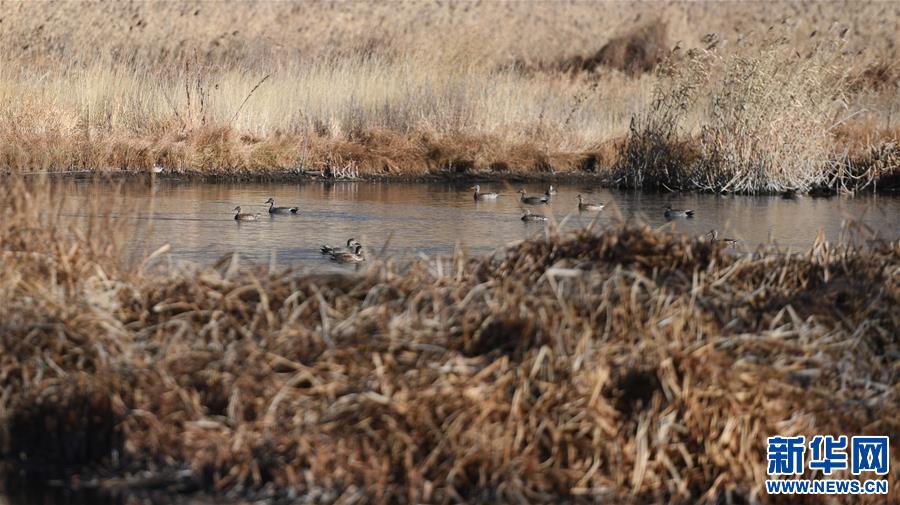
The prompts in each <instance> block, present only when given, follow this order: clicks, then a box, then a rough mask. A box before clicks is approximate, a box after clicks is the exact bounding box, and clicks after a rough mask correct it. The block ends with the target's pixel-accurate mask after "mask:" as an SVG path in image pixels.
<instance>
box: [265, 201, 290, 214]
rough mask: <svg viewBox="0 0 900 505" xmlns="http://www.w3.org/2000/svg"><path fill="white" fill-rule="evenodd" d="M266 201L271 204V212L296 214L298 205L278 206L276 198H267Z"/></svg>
mask: <svg viewBox="0 0 900 505" xmlns="http://www.w3.org/2000/svg"><path fill="white" fill-rule="evenodd" d="M266 203H267V204H268V205H269V214H296V213H297V207H276V206H275V199H274V198H269V199H268V200H266Z"/></svg>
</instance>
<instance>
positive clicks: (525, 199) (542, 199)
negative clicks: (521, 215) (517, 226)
mask: <svg viewBox="0 0 900 505" xmlns="http://www.w3.org/2000/svg"><path fill="white" fill-rule="evenodd" d="M519 194H521V195H522V196H521V197H519V200H520V201H521V202H522V203H525V204H528V205H546V204H548V203H550V192H549V191H548V192H547V193H544V196H527V194H526V192H525V189H520V190H519Z"/></svg>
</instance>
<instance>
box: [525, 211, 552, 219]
mask: <svg viewBox="0 0 900 505" xmlns="http://www.w3.org/2000/svg"><path fill="white" fill-rule="evenodd" d="M546 220H547V216H542V215H540V214H532V213H531V211H530V210H528V209H525V214H523V215H522V221H546Z"/></svg>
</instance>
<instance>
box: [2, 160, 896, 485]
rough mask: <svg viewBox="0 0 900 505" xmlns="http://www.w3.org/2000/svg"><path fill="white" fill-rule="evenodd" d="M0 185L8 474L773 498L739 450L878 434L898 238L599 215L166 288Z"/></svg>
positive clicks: (237, 265) (206, 276) (888, 397)
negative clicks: (477, 249)
mask: <svg viewBox="0 0 900 505" xmlns="http://www.w3.org/2000/svg"><path fill="white" fill-rule="evenodd" d="M4 182H5V183H6V184H7V185H8V187H10V188H11V189H13V191H7V192H5V193H3V194H2V195H0V209H4V210H3V212H4V219H2V220H0V249H2V254H3V255H4V261H3V262H2V263H0V280H2V282H0V286H2V289H0V321H2V323H0V325H2V326H0V329H2V331H0V391H2V395H0V450H2V454H3V460H4V461H5V466H6V467H7V470H9V471H19V470H23V469H25V470H27V471H28V472H30V474H31V475H37V476H38V477H39V478H50V479H62V480H63V482H65V483H67V484H68V485H76V484H77V483H78V482H82V483H83V482H93V483H94V485H99V486H101V487H106V488H109V489H122V488H124V489H134V488H137V487H142V486H146V487H150V486H154V487H162V488H163V489H176V490H202V491H204V492H206V493H210V494H213V495H214V496H219V497H221V498H225V497H235V496H244V497H251V498H254V499H268V500H272V501H275V502H279V501H284V502H288V501H296V500H303V501H308V502H315V503H336V502H341V503H346V502H360V501H363V502H387V501H391V502H399V503H411V502H416V503H423V502H427V503H431V502H434V503H449V502H460V501H466V502H491V503H495V502H541V503H549V502H553V503H558V502H561V501H564V502H573V503H574V502H596V501H612V502H617V503H646V502H668V503H698V502H701V503H746V502H750V501H757V502H761V503H774V502H778V499H776V498H775V497H770V496H768V495H766V494H765V493H764V491H763V488H762V481H763V480H764V479H765V468H766V463H765V437H766V436H771V435H777V434H781V435H786V434H819V433H825V434H827V433H834V434H860V435H861V434H880V435H884V434H886V435H890V436H892V437H896V436H897V435H898V433H900V424H898V421H897V418H896V415H895V414H896V412H897V409H898V406H900V405H898V403H900V402H898V398H897V387H898V386H897V384H898V382H897V381H898V375H897V374H898V371H897V366H896V363H897V362H898V359H900V347H898V341H897V338H896V337H897V335H898V334H900V314H898V312H897V310H896V307H897V306H898V302H900V283H898V279H900V275H898V274H900V244H898V243H897V242H896V241H894V242H887V241H882V240H877V239H874V238H872V237H868V236H866V235H865V234H864V233H863V231H864V230H862V229H861V230H858V236H856V237H855V238H854V240H848V241H846V242H845V243H843V244H841V245H836V244H830V243H828V242H826V241H825V240H824V237H820V239H819V240H818V241H817V243H816V244H815V246H814V247H813V248H812V249H810V250H809V251H807V252H805V253H802V254H784V253H783V252H779V251H758V252H757V253H754V254H752V255H736V254H734V253H732V252H730V251H729V250H728V249H727V248H726V247H725V246H724V245H722V244H719V243H710V242H707V241H704V240H701V239H696V238H691V237H686V236H682V235H675V234H671V233H666V232H663V231H658V230H652V229H648V228H646V227H643V226H641V225H638V224H623V225H618V226H614V227H611V228H610V229H607V230H603V231H592V230H584V231H580V232H577V233H572V234H562V235H561V234H557V233H556V232H554V231H552V230H548V233H547V235H546V237H544V238H537V239H534V240H529V241H525V242H521V243H518V244H512V245H510V246H508V247H506V248H504V249H502V250H498V251H497V252H496V253H494V254H493V255H491V256H488V257H476V258H469V257H467V256H466V255H465V254H462V253H460V254H457V255H455V256H453V257H450V258H444V259H440V258H435V259H431V260H419V261H414V262H412V263H408V264H395V263H393V262H391V261H389V260H381V261H373V262H372V264H371V265H369V266H368V267H366V268H364V269H361V270H359V271H357V272H355V273H347V274H329V275H313V274H303V273H301V272H293V271H270V270H266V269H263V268H260V267H254V266H249V265H248V266H242V264H241V262H240V259H239V257H238V256H228V257H225V258H223V259H222V260H221V261H219V262H218V263H217V264H215V265H209V266H208V267H201V268H192V269H178V268H169V267H165V268H164V267H152V266H150V265H151V263H148V262H146V261H142V262H140V263H137V264H132V263H128V262H125V261H123V260H122V259H121V255H120V254H119V253H117V251H119V250H120V248H119V247H118V245H117V243H118V242H117V240H116V233H115V232H113V229H114V227H113V226H112V225H111V224H109V221H108V220H109V218H108V217H103V213H102V212H99V211H98V213H97V214H98V215H99V216H100V217H97V218H93V219H91V220H90V221H89V222H86V223H83V226H82V227H76V228H75V230H87V231H69V230H70V229H71V228H70V226H68V223H67V222H66V221H65V220H62V219H60V218H59V213H58V211H54V209H51V211H50V212H47V209H37V208H36V207H35V206H34V205H32V202H34V201H35V200H40V201H46V194H47V192H52V191H53V190H54V189H53V186H52V185H50V184H49V183H46V182H44V183H36V184H34V183H30V184H26V183H25V182H23V181H22V180H21V179H17V178H7V179H6V180H5V181H4ZM51 201H52V200H51ZM101 210H102V209H101ZM104 223H106V224H104ZM159 254H164V252H163V251H160V252H159ZM891 457H892V460H891V463H892V464H891V472H892V473H891V474H890V475H888V477H887V478H888V479H889V481H890V486H891V487H894V486H896V485H897V484H898V475H900V466H898V463H900V461H898V455H897V452H896V451H893V452H892V455H891ZM98 476H99V480H89V479H90V478H91V477H98ZM882 498H883V497H874V496H873V497H858V498H856V497H855V498H854V500H853V501H854V503H860V502H863V503H876V502H881V499H882ZM840 500H841V499H840V498H838V499H837V501H840ZM846 502H847V503H849V498H848V499H846Z"/></svg>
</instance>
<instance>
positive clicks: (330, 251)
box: [320, 237, 362, 254]
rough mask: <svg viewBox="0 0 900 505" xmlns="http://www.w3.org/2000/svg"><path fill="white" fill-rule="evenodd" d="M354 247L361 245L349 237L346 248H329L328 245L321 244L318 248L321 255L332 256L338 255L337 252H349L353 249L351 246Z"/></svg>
mask: <svg viewBox="0 0 900 505" xmlns="http://www.w3.org/2000/svg"><path fill="white" fill-rule="evenodd" d="M355 245H362V244H360V243H359V242H357V241H356V239H355V238H353V237H351V238H348V239H347V247H342V246H330V245H324V244H323V245H322V247H321V248H320V250H321V251H322V254H334V253H339V252H344V251H351V250H352V249H353V246H355Z"/></svg>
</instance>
